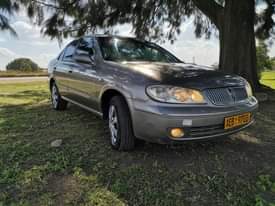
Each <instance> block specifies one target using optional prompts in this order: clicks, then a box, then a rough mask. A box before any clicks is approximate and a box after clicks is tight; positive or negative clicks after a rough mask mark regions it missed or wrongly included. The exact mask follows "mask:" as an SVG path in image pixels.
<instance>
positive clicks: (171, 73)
mask: <svg viewBox="0 0 275 206" xmlns="http://www.w3.org/2000/svg"><path fill="white" fill-rule="evenodd" d="M120 64H121V65H123V67H124V68H125V67H126V68H127V69H129V70H132V71H134V73H139V74H141V75H142V76H144V77H145V78H146V79H147V80H149V82H148V83H154V84H165V85H173V86H181V87H188V88H197V89H205V88H217V87H229V86H243V85H245V80H244V79H243V78H241V77H239V76H237V75H231V74H225V73H223V72H219V71H215V70H214V69H213V68H211V67H206V66H200V65H195V64H185V63H159V62H157V63H155V62H153V63H152V62H124V63H120Z"/></svg>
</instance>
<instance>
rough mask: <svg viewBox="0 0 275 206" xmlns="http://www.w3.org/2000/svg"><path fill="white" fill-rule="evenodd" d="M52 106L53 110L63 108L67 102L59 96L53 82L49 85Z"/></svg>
mask: <svg viewBox="0 0 275 206" xmlns="http://www.w3.org/2000/svg"><path fill="white" fill-rule="evenodd" d="M51 100H52V106H53V108H54V109H55V110H65V109H66V108H67V104H68V102H67V101H65V100H64V99H62V98H61V95H60V93H59V91H58V88H57V86H56V84H55V83H53V84H52V86H51Z"/></svg>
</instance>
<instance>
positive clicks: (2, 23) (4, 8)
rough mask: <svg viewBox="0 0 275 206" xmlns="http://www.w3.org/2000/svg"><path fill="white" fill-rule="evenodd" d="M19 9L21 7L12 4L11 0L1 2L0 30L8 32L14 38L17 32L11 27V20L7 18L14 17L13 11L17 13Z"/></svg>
mask: <svg viewBox="0 0 275 206" xmlns="http://www.w3.org/2000/svg"><path fill="white" fill-rule="evenodd" d="M18 9H19V5H18V4H17V3H16V2H12V1H10V0H1V1H0V12H1V13H0V30H8V31H10V33H11V34H12V35H14V36H16V32H15V31H14V29H13V28H12V27H11V26H10V23H9V19H8V18H7V17H6V16H5V14H6V15H12V14H13V11H17V10H18Z"/></svg>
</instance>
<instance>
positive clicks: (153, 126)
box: [131, 98, 258, 143]
mask: <svg viewBox="0 0 275 206" xmlns="http://www.w3.org/2000/svg"><path fill="white" fill-rule="evenodd" d="M150 103H151V104H150ZM150 103H149V104H148V102H146V103H143V102H135V103H134V109H133V110H132V112H131V113H132V120H133V129H134V134H135V136H136V137H137V138H140V139H145V140H147V141H151V142H158V143H171V142H182V141H188V140H202V139H208V138H215V137H220V136H226V135H229V134H233V133H235V132H238V131H240V130H242V129H244V128H246V127H248V126H250V125H251V124H253V122H254V121H255V120H254V116H255V112H256V111H257V108H258V102H257V100H256V99H255V98H252V99H250V100H249V101H247V102H245V103H242V104H239V105H234V106H231V107H217V106H211V105H203V106H194V105H193V106H190V105H189V106H182V105H167V104H163V103H156V102H150ZM148 105H149V106H148ZM246 112H251V114H252V116H251V118H252V119H251V121H250V122H249V123H248V124H246V125H242V126H240V127H236V128H233V129H228V130H225V129H224V119H225V117H230V116H234V115H238V114H242V113H246ZM171 128H183V129H184V131H185V135H184V137H183V138H177V139H175V138H172V137H171V136H170V135H169V130H170V129H171Z"/></svg>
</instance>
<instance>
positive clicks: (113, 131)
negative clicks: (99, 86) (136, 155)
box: [108, 96, 135, 151]
mask: <svg viewBox="0 0 275 206" xmlns="http://www.w3.org/2000/svg"><path fill="white" fill-rule="evenodd" d="M108 125H109V130H110V142H111V146H112V147H113V148H114V149H117V150H122V151H127V150H132V149H133V148H134V147H135V137H134V134H133V129H132V121H131V116H130V112H129V109H128V105H127V103H126V101H125V100H124V98H123V97H121V96H115V97H113V98H112V99H111V101H110V105H109V111H108Z"/></svg>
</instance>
